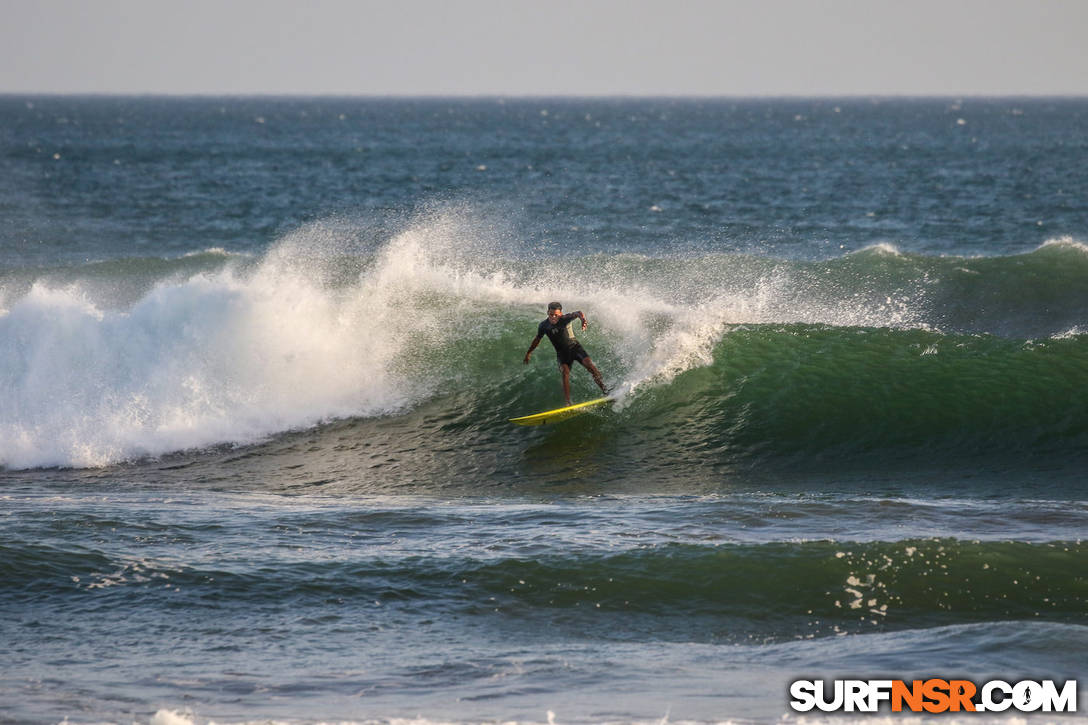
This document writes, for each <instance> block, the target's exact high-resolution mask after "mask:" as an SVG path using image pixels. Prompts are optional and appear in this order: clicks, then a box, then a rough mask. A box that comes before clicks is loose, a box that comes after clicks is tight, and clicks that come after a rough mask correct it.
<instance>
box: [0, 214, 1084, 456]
mask: <svg viewBox="0 0 1088 725" xmlns="http://www.w3.org/2000/svg"><path fill="white" fill-rule="evenodd" d="M350 234H351V230H350V228H348V229H347V230H346V231H345V228H344V227H343V226H342V225H339V224H332V225H330V226H329V227H326V226H323V225H322V224H315V225H312V226H311V227H306V228H303V229H300V230H298V231H296V232H294V233H293V234H291V235H288V237H286V238H285V239H284V240H282V241H281V243H280V244H278V245H277V246H275V247H274V248H272V249H270V250H269V251H268V252H267V253H266V254H265V255H264V256H263V257H261V258H259V259H254V258H249V257H245V256H237V255H229V254H226V253H224V252H222V250H216V249H210V250H205V251H203V252H199V253H197V254H196V255H194V256H192V257H184V258H180V259H176V260H158V261H155V260H117V261H113V262H110V263H101V264H95V265H90V266H83V267H78V268H72V269H68V270H61V271H58V270H52V271H47V272H42V273H40V274H39V273H35V272H32V271H29V270H22V271H16V272H13V271H11V270H6V271H3V272H2V273H0V274H2V275H6V276H4V279H5V280H14V281H13V282H11V283H10V284H8V283H6V282H5V287H4V289H5V290H6V291H5V293H4V299H3V300H2V301H0V304H2V306H3V311H2V312H0V394H2V395H3V398H4V400H5V401H6V404H5V406H4V407H3V408H2V409H0V466H3V467H6V468H29V467H39V466H75V467H100V466H106V465H110V464H113V463H117V462H121V461H126V460H133V459H139V458H142V457H154V456H160V455H163V454H167V453H170V452H174V451H180V450H187V449H200V448H203V447H208V446H216V445H221V444H227V445H240V444H241V445H244V444H250V443H254V442H258V441H262V440H265V439H267V438H268V437H270V436H274V435H276V434H278V433H282V432H285V431H291V430H299V429H306V428H310V427H313V426H315V425H320V424H321V423H323V422H326V421H330V420H333V419H342V418H359V419H367V418H372V417H376V416H387V415H404V414H408V415H410V414H412V411H415V410H418V409H420V407H421V406H424V405H426V406H431V409H432V410H433V409H437V410H439V411H443V410H444V411H445V412H440V413H439V414H438V416H439V417H440V418H449V417H450V416H451V415H453V413H451V412H450V410H449V409H450V408H451V407H452V408H455V409H456V411H457V412H456V416H455V417H457V418H458V419H459V420H465V419H466V418H467V420H469V421H470V425H471V426H472V428H473V429H474V430H476V431H480V430H484V429H489V430H490V429H493V428H494V426H493V425H492V424H491V422H490V421H491V420H492V418H494V417H495V413H494V411H496V410H499V411H500V414H501V415H505V417H513V416H514V415H516V414H519V413H523V412H525V411H524V410H521V409H520V408H517V407H515V406H520V405H524V406H525V409H526V410H531V409H533V408H536V407H538V406H545V405H547V404H548V403H549V402H554V398H555V395H554V391H555V378H554V372H553V371H552V370H551V369H550V367H549V370H548V371H545V370H544V367H545V365H544V363H539V364H536V365H533V366H530V368H529V369H525V368H524V366H521V365H519V364H517V363H518V362H520V357H521V354H522V353H523V352H524V349H525V347H526V346H527V344H528V340H529V339H530V338H531V337H532V334H533V331H534V328H535V323H536V322H537V321H539V319H540V318H541V317H542V315H543V308H544V305H546V303H547V302H548V301H550V300H552V299H560V300H563V301H564V304H566V305H567V306H568V307H569V308H570V309H572V310H573V309H579V308H583V309H584V311H585V312H586V313H587V314H588V315H589V317H590V320H591V327H590V330H589V331H588V332H587V333H586V334H585V335H584V336H583V337H582V339H583V340H584V342H585V344H586V345H587V349H589V350H590V352H591V355H592V356H593V357H594V359H595V360H597V362H598V363H599V364H600V365H603V367H602V370H603V371H604V373H605V376H606V378H607V379H608V380H609V382H610V383H611V384H613V385H614V386H615V387H617V389H619V390H620V391H621V398H622V399H621V402H620V403H619V405H618V406H617V411H618V412H619V413H621V414H623V415H625V416H627V418H628V419H631V418H632V416H635V415H636V414H638V413H639V412H642V413H646V414H648V415H652V416H658V417H659V416H661V414H662V411H664V413H665V419H669V417H670V416H671V415H673V411H675V413H676V414H680V415H683V416H685V419H684V420H683V421H680V424H681V427H683V428H684V429H687V430H692V431H694V433H695V434H697V435H699V436H701V437H700V438H699V440H693V441H690V445H691V446H693V447H696V448H704V449H705V448H707V447H709V448H710V449H711V450H715V451H719V452H726V455H730V454H729V453H728V451H738V450H739V451H742V452H744V451H747V452H748V453H750V452H751V451H754V450H755V449H756V448H757V447H759V446H760V445H762V446H764V448H766V447H768V446H771V445H774V444H776V443H778V444H783V445H782V446H781V447H782V448H783V449H784V450H786V451H793V452H797V453H800V454H803V455H808V454H809V453H811V452H812V451H813V450H814V449H815V448H817V447H824V448H827V449H828V450H831V449H833V448H834V445H832V446H830V448H828V444H829V443H830V441H831V439H832V437H834V439H835V440H837V441H846V442H847V443H848V444H849V442H850V441H851V440H857V441H860V442H861V445H863V446H864V445H876V446H877V447H880V446H882V445H884V441H890V442H891V443H892V444H893V445H898V444H899V443H900V442H903V441H906V442H908V443H909V441H911V440H914V441H915V442H916V445H929V442H930V441H932V440H934V437H933V436H932V435H931V434H930V433H927V432H926V430H925V429H926V428H928V429H929V430H930V431H936V433H937V437H936V440H938V441H941V440H944V441H945V442H946V443H947V444H948V445H949V447H954V446H955V437H956V435H957V433H956V428H957V426H958V427H959V428H960V429H961V430H962V431H964V432H965V434H964V436H963V438H964V440H965V441H966V442H967V443H968V445H969V447H971V448H973V449H975V450H984V449H986V448H987V446H989V447H990V448H992V449H999V448H1002V447H1005V446H1007V445H1008V444H1009V442H1010V441H1012V440H1013V439H1014V438H1015V437H1016V436H1022V439H1021V443H1020V444H1017V445H1016V446H1014V447H1016V448H1023V447H1024V446H1030V445H1034V443H1033V441H1038V442H1041V443H1042V444H1043V445H1044V446H1045V445H1050V444H1049V443H1046V441H1047V440H1057V441H1058V442H1059V444H1060V445H1059V447H1061V446H1065V445H1066V443H1068V442H1069V441H1074V442H1075V441H1080V440H1082V439H1083V436H1084V428H1085V423H1084V419H1083V413H1082V412H1078V410H1079V409H1078V408H1077V407H1076V406H1077V405H1079V403H1078V401H1080V400H1081V398H1082V394H1081V393H1080V392H1079V391H1080V390H1081V389H1083V388H1084V387H1085V386H1084V374H1085V373H1084V370H1083V366H1080V367H1078V365H1077V359H1078V356H1079V355H1082V354H1083V352H1082V348H1083V345H1084V335H1083V332H1082V331H1083V329H1084V320H1085V319H1088V253H1086V247H1085V245H1084V244H1082V243H1080V242H1078V241H1076V240H1073V239H1069V238H1062V239H1055V240H1051V241H1050V242H1048V243H1046V244H1044V245H1043V246H1041V247H1040V248H1038V249H1036V250H1035V251H1033V252H1031V253H1029V254H1026V255H1019V256H1017V257H999V258H972V259H966V258H944V257H938V258H933V257H925V256H919V255H912V254H907V253H903V252H901V251H899V250H898V249H896V248H895V247H894V246H891V245H888V244H881V245H876V246H874V247H871V248H868V249H865V250H861V251H859V252H855V253H852V254H848V255H844V256H842V257H838V258H835V259H829V260H823V261H815V262H813V261H790V260H780V259H768V258H761V257H753V256H750V255H726V254H706V255H695V256H671V257H663V258H654V257H648V256H644V255H612V256H609V255H594V256H592V257H589V258H586V259H583V260H580V261H581V262H583V263H582V264H576V265H574V266H573V267H571V268H570V269H564V270H562V272H561V273H560V272H558V271H557V270H556V269H555V266H554V264H543V263H542V261H543V260H538V259H535V258H533V257H532V255H531V254H530V255H528V256H525V255H522V256H519V255H518V254H516V253H512V252H511V251H510V250H509V249H508V248H507V246H506V245H505V244H504V243H503V242H501V240H500V241H494V240H491V239H489V238H488V237H487V235H486V234H483V233H481V231H480V230H479V229H478V228H477V227H476V226H474V224H473V220H472V218H471V214H466V213H465V212H464V211H463V210H453V211H450V210H442V211H440V212H438V213H435V214H432V215H431V216H428V217H426V218H423V219H421V220H419V221H417V223H415V224H414V225H411V226H409V227H408V228H406V229H404V230H403V231H401V232H399V233H397V234H394V235H392V236H391V237H390V238H388V239H385V240H383V241H381V242H380V243H377V244H376V245H375V244H371V245H369V246H366V245H364V248H362V249H360V248H359V244H358V243H357V240H353V239H349V238H345V235H347V236H349V237H350ZM36 274H37V276H35V275H36ZM918 346H921V347H920V348H919V347H918ZM538 357H539V356H538ZM534 362H536V361H534ZM582 382H584V381H582V380H581V378H578V380H577V381H576V385H580V384H581V383H582ZM512 390H513V391H516V392H514V393H511V392H510V391H512ZM545 391H548V392H545ZM1003 401H1004V402H1003ZM1041 401H1048V402H1047V404H1048V405H1050V406H1051V408H1052V410H1051V412H1049V413H1048V412H1047V411H1046V410H1044V407H1043V402H1041ZM662 405H664V408H662V407H661V406H662ZM807 410H815V411H817V413H819V414H820V415H818V416H815V417H814V416H812V415H810V414H808V413H807V412H806V411H807ZM843 411H852V412H851V413H850V415H849V419H847V418H846V417H844V413H843ZM1063 411H1064V412H1063ZM971 412H974V413H978V414H980V416H976V418H972V417H971V416H970V415H969V414H970V413H971ZM791 420H793V421H798V420H810V421H811V423H812V424H811V425H810V426H809V427H808V428H807V429H805V430H800V428H799V426H797V425H794V426H793V430H787V429H786V428H787V427H789V426H788V425H787V423H788V421H791ZM861 420H867V421H868V422H867V423H866V424H865V425H864V426H860V425H858V421H861ZM979 420H981V424H980V423H979ZM836 421H838V422H837V423H836ZM1017 421H1024V422H1017ZM1062 421H1064V423H1063V422H1062ZM636 424H638V423H637V421H636ZM639 425H642V424H639ZM836 426H838V427H837V428H836ZM653 427H654V424H653V423H652V422H647V423H645V424H644V427H643V429H644V430H647V431H651V430H653ZM492 432H493V431H492ZM874 432H875V434H879V436H880V437H877V438H874ZM806 439H807V440H808V442H807V443H806V442H805V441H806ZM984 439H985V440H984ZM761 441H762V442H761ZM919 441H920V443H918V442H919ZM1063 441H1064V442H1065V443H1063ZM806 451H807V452H808V453H806ZM748 453H745V454H744V455H748Z"/></svg>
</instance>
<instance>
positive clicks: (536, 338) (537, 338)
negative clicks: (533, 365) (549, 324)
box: [523, 335, 544, 365]
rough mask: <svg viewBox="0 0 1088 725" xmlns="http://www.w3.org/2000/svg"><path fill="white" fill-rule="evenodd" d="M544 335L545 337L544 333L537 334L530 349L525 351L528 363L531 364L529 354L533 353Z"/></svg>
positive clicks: (526, 362)
mask: <svg viewBox="0 0 1088 725" xmlns="http://www.w3.org/2000/svg"><path fill="white" fill-rule="evenodd" d="M542 337H544V336H543V335H537V336H536V337H534V338H533V342H532V344H530V345H529V350H528V351H527V352H526V353H525V360H524V361H523V362H524V363H525V364H526V365H528V364H529V356H530V355H532V354H533V350H535V349H536V346H537V345H539V344H540V338H542Z"/></svg>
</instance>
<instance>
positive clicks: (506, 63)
mask: <svg viewBox="0 0 1088 725" xmlns="http://www.w3.org/2000/svg"><path fill="white" fill-rule="evenodd" d="M0 18H2V22H0V92H8V93H11V92H41V93H53V92H81V93H87V92H89V93H175V94H243V93H275V94H288V93H302V94H352V95H354V94H380V95H390V94H392V95H420V94H426V95H463V94H472V95H481V94H482V95H564V94H565V95H571V94H574V95H587V94H589V95H730V96H738V95H739V96H751V95H854V94H864V95H869V94H880V95H890V94H910V95H923V94H940V95H946V94H951V95H1005V94H1030V95H1049V94H1076V95H1088V1H1086V0H823V1H819V0H807V1H806V0H795V1H792V2H787V1H785V0H718V1H717V2H712V1H710V0H689V1H685V0H534V1H532V2H529V1H519V0H463V1H460V2H458V1H457V0H447V1H445V2H440V1H438V0H434V1H425V0H390V1H389V2H377V1H374V0H357V1H354V2H352V1H349V0H306V1H302V0H299V1H297V2H293V1H288V0H238V1H234V2H232V1H231V0H171V1H169V2H167V1H161V0H0Z"/></svg>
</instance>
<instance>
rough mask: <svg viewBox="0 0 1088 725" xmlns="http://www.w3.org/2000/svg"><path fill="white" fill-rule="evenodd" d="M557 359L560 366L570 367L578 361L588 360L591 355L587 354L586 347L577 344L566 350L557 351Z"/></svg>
mask: <svg viewBox="0 0 1088 725" xmlns="http://www.w3.org/2000/svg"><path fill="white" fill-rule="evenodd" d="M555 357H556V359H557V360H559V364H560V365H566V366H567V367H570V366H571V365H573V364H574V361H575V360H577V361H578V362H582V361H583V360H585V359H586V358H588V357H589V353H588V352H586V350H585V348H584V347H582V346H581V345H580V344H579V343H577V342H576V343H574V344H573V345H571V346H569V347H567V348H566V349H564V350H559V349H557V350H556V351H555Z"/></svg>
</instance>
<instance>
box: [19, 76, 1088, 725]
mask: <svg viewBox="0 0 1088 725" xmlns="http://www.w3.org/2000/svg"><path fill="white" fill-rule="evenodd" d="M0 220H2V221H3V223H2V224H0V722H13V723H59V722H64V721H67V722H69V723H126V724H127V723H155V724H156V725H177V724H188V725H204V724H205V723H210V722H216V723H243V722H247V723H248V722H289V723H313V722H366V723H406V722H413V723H424V724H426V723H484V722H520V723H604V722H607V723H663V722H671V723H679V722H692V723H709V722H738V723H777V722H782V721H793V720H796V719H798V718H799V715H798V714H797V713H792V711H791V710H790V706H789V700H790V697H789V695H788V687H789V683H790V682H791V681H793V680H796V679H813V678H826V679H833V678H836V677H853V678H866V679H868V678H894V679H915V678H922V679H924V678H928V677H944V678H951V677H957V678H966V679H971V680H973V681H975V682H980V683H981V682H985V681H987V680H990V679H1004V680H1008V681H1015V680H1018V679H1057V680H1068V679H1077V678H1079V681H1080V701H1081V710H1080V714H1078V715H1065V716H1057V715H1051V716H1045V715H1040V716H1036V717H1034V718H1032V717H1028V718H1027V720H1028V721H1029V722H1033V721H1035V720H1037V719H1041V720H1043V721H1057V722H1062V723H1073V722H1084V721H1085V720H1086V719H1088V718H1086V717H1085V713H1086V712H1088V710H1085V703H1088V691H1086V685H1085V683H1086V682H1088V564H1086V562H1088V542H1086V541H1085V537H1086V533H1088V480H1086V474H1085V466H1086V464H1088V100H1084V99H972V98H967V99H963V100H955V99H809V100H669V99H657V100H654V99H645V100H638V99H626V100H592V99H517V100H501V99H461V100H452V99H419V100H404V99H301V98H291V99H277V98H241V99H238V98H192V99H184V98H174V99H167V98H124V97H117V98H114V97H88V98H81V97H21V96H3V97H0ZM553 299H558V300H560V301H561V302H562V303H563V304H564V307H565V309H566V311H574V310H579V309H580V310H582V311H584V312H585V314H586V316H587V318H588V320H589V323H590V326H589V329H588V330H587V331H585V332H584V333H579V338H580V340H581V341H582V342H583V344H584V345H585V347H586V348H587V350H588V351H589V352H590V354H591V356H592V358H593V359H594V361H595V362H596V363H597V365H598V366H599V367H600V369H601V371H602V373H603V374H604V377H605V379H606V381H607V382H608V383H609V384H610V385H613V386H615V388H616V391H617V401H616V403H615V404H614V405H613V406H611V407H610V408H607V409H603V410H600V411H599V412H595V413H593V414H587V415H583V416H580V417H578V418H576V419H572V420H570V421H568V422H566V423H563V424H561V425H557V426H554V427H547V426H546V427H543V428H535V429H524V428H518V427H515V426H512V425H510V424H509V423H508V419H509V418H511V417H514V416H518V415H524V414H527V413H531V412H536V411H539V410H543V409H546V408H549V407H555V406H558V405H559V404H561V403H562V395H561V390H560V385H559V376H558V373H557V370H556V366H555V363H554V361H553V358H552V356H551V351H550V347H549V346H548V345H547V344H546V343H545V345H544V346H543V347H541V348H540V349H539V350H538V351H537V353H536V354H535V355H534V357H533V360H532V362H531V364H529V365H528V366H526V365H523V364H522V356H523V355H524V353H525V350H526V348H527V347H528V344H529V342H530V341H531V340H532V338H533V336H534V335H535V330H536V324H537V323H538V322H539V321H540V320H541V319H543V317H544V314H545V307H546V305H547V303H548V302H549V301H552V300H553ZM572 382H573V388H574V398H575V399H576V400H581V399H587V398H589V397H592V396H593V395H594V392H595V390H596V389H595V387H594V386H593V384H592V381H591V379H590V377H589V375H588V374H586V372H585V371H584V370H582V369H580V368H579V369H576V370H575V371H574V372H573V374H572ZM1048 717H1049V720H1048ZM801 719H804V720H805V721H808V722H818V721H821V718H820V717H814V716H811V715H809V716H805V717H804V718H801ZM823 719H825V720H827V719H829V720H846V719H848V718H847V716H846V715H829V716H826V717H824V718H823ZM866 719H867V720H868V721H873V720H874V719H875V720H880V721H891V722H903V723H914V722H921V721H922V719H921V718H920V717H917V716H899V715H893V714H891V713H888V712H885V713H882V714H879V715H877V716H870V717H869V718H866ZM1023 719H1024V716H1022V715H1003V716H996V715H988V716H977V715H975V716H970V715H960V716H956V715H953V716H950V717H948V716H946V717H945V718H944V720H946V721H947V722H949V723H951V722H971V723H980V722H989V721H995V720H996V721H1000V722H1006V721H1009V722H1012V721H1017V722H1019V721H1022V720H1023ZM851 721H853V720H851Z"/></svg>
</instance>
